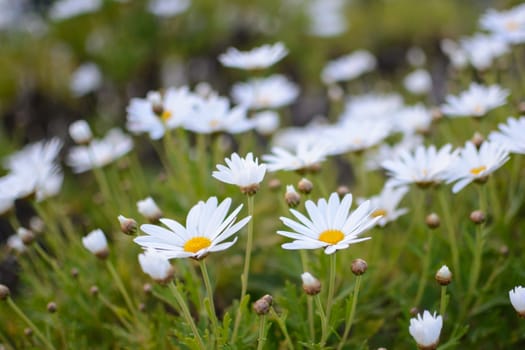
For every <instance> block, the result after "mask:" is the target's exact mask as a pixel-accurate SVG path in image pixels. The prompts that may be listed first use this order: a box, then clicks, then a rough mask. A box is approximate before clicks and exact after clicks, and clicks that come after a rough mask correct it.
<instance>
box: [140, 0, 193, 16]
mask: <svg viewBox="0 0 525 350" xmlns="http://www.w3.org/2000/svg"><path fill="white" fill-rule="evenodd" d="M190 5H191V0H150V1H149V3H148V11H149V12H151V13H153V14H154V15H155V16H158V17H166V18H168V17H173V16H175V15H178V14H179V13H182V12H184V11H186V10H187V9H188V7H190Z"/></svg>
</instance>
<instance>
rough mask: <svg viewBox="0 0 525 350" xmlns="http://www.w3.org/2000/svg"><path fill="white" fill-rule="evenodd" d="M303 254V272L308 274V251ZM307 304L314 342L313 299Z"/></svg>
mask: <svg viewBox="0 0 525 350" xmlns="http://www.w3.org/2000/svg"><path fill="white" fill-rule="evenodd" d="M299 253H300V254H301V264H302V265H303V271H304V272H307V271H309V269H308V253H307V251H306V250H299ZM306 304H307V308H308V330H309V331H310V340H311V341H312V342H313V341H314V339H315V327H314V305H313V300H312V298H306Z"/></svg>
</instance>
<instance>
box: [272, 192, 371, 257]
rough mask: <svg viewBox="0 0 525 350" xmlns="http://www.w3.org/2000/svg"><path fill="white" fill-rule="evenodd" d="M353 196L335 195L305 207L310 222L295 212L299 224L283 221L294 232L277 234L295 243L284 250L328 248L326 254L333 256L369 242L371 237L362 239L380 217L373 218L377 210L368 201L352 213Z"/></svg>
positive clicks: (285, 246) (288, 244)
mask: <svg viewBox="0 0 525 350" xmlns="http://www.w3.org/2000/svg"><path fill="white" fill-rule="evenodd" d="M351 205H352V195H351V194H347V195H345V196H344V197H343V199H342V200H340V199H339V195H338V194H337V193H335V192H334V193H332V194H331V195H330V198H329V199H328V201H326V200H325V199H324V198H322V199H319V200H318V201H317V204H315V202H313V201H312V200H308V201H306V203H305V207H306V211H307V212H308V216H309V217H310V218H307V217H306V216H304V215H303V214H301V213H299V212H298V211H296V210H294V209H290V212H291V213H292V214H293V215H294V216H295V217H296V218H297V220H299V222H297V221H293V220H291V219H288V218H285V217H281V221H282V222H283V224H285V225H286V226H288V227H289V228H290V229H292V230H293V231H292V232H290V231H277V233H278V234H279V235H281V236H285V237H288V238H292V239H294V241H293V242H292V243H284V244H283V245H282V247H283V248H284V249H291V250H296V249H317V248H324V252H325V254H333V253H335V252H336V251H337V250H340V249H346V248H348V247H349V246H350V245H351V244H354V243H358V242H362V241H366V240H368V239H370V238H371V237H365V238H358V236H359V235H360V234H361V233H363V232H365V231H366V230H368V229H370V228H372V227H373V226H374V225H375V224H376V222H377V221H378V220H379V217H377V218H372V217H371V214H372V213H373V212H374V210H375V208H372V207H371V206H370V202H369V201H366V202H364V203H363V204H361V205H360V206H359V207H358V208H357V209H356V210H354V211H353V212H350V206H351Z"/></svg>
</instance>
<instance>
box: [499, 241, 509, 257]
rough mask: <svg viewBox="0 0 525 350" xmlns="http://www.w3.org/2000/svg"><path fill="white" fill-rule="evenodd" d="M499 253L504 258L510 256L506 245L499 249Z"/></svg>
mask: <svg viewBox="0 0 525 350" xmlns="http://www.w3.org/2000/svg"><path fill="white" fill-rule="evenodd" d="M499 253H500V254H501V255H503V256H507V255H509V247H508V246H506V245H505V244H504V245H502V246H501V247H499Z"/></svg>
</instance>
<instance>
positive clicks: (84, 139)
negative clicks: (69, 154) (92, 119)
mask: <svg viewBox="0 0 525 350" xmlns="http://www.w3.org/2000/svg"><path fill="white" fill-rule="evenodd" d="M69 136H71V138H72V139H73V141H75V142H76V143H77V144H79V145H86V144H88V143H90V142H91V139H92V138H93V134H92V133H91V128H90V127H89V124H88V123H87V122H86V121H85V120H77V121H76V122H74V123H73V124H71V125H69Z"/></svg>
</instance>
